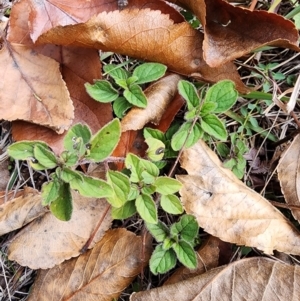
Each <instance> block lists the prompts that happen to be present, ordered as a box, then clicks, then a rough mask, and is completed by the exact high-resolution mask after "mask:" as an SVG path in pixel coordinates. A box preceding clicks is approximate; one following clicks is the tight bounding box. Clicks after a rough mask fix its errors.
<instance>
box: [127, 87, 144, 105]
mask: <svg viewBox="0 0 300 301" xmlns="http://www.w3.org/2000/svg"><path fill="white" fill-rule="evenodd" d="M123 95H124V97H125V98H126V99H127V101H128V102H129V103H131V104H133V105H134V106H137V107H139V108H146V107H147V104H148V101H147V98H146V96H145V94H144V92H143V90H142V89H141V87H140V86H138V85H132V86H130V88H129V89H126V90H125V91H124V94H123Z"/></svg>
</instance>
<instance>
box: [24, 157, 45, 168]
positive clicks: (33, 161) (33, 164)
mask: <svg viewBox="0 0 300 301" xmlns="http://www.w3.org/2000/svg"><path fill="white" fill-rule="evenodd" d="M28 162H29V164H30V166H31V167H32V168H33V169H35V170H45V169H47V168H46V166H44V165H43V164H40V163H39V161H38V160H37V159H35V158H32V159H30V160H29V161H28Z"/></svg>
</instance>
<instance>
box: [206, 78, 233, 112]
mask: <svg viewBox="0 0 300 301" xmlns="http://www.w3.org/2000/svg"><path fill="white" fill-rule="evenodd" d="M237 98H238V92H237V91H236V89H235V84H234V82H232V81H230V80H222V81H219V82H218V83H216V84H215V85H213V86H212V87H211V88H209V89H208V91H207V93H206V96H205V102H215V103H216V104H217V107H216V109H214V112H215V113H223V112H226V111H227V110H229V109H230V108H231V107H232V106H233V105H234V104H235V102H236V100H237Z"/></svg>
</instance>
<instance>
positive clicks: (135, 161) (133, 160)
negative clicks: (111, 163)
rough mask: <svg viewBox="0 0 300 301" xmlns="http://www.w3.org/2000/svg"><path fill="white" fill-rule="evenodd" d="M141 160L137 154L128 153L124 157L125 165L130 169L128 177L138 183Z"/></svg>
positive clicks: (140, 175) (140, 173)
mask: <svg viewBox="0 0 300 301" xmlns="http://www.w3.org/2000/svg"><path fill="white" fill-rule="evenodd" d="M141 160H142V159H141V158H139V157H138V156H136V155H134V154H130V153H129V154H127V156H126V158H125V166H126V168H128V169H129V170H130V171H131V174H130V178H129V179H130V181H131V182H133V183H138V182H140V181H141V180H142V172H143V169H142V168H141V166H140V161H141Z"/></svg>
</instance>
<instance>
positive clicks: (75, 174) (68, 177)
mask: <svg viewBox="0 0 300 301" xmlns="http://www.w3.org/2000/svg"><path fill="white" fill-rule="evenodd" d="M56 171H57V172H58V173H60V178H61V179H62V180H63V181H64V182H66V183H70V182H71V181H73V180H74V179H77V180H78V181H83V176H84V174H83V173H82V172H80V171H76V170H73V169H70V168H67V167H64V168H62V169H61V170H60V172H59V170H58V169H57V170H56Z"/></svg>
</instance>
